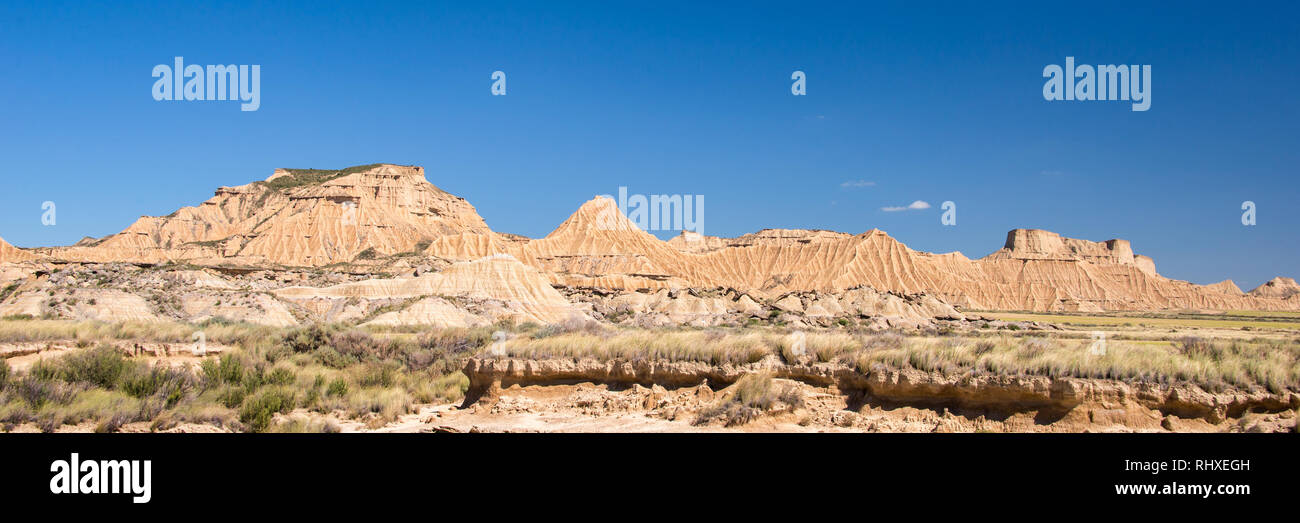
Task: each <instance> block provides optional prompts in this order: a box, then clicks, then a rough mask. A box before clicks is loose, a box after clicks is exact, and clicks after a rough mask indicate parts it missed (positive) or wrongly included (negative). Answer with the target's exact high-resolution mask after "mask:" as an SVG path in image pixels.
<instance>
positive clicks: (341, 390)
mask: <svg viewBox="0 0 1300 523" xmlns="http://www.w3.org/2000/svg"><path fill="white" fill-rule="evenodd" d="M347 393H348V382H347V381H345V380H344V379H343V378H338V379H335V380H334V381H331V382H330V386H329V388H328V389H325V394H326V395H329V396H346V395H347Z"/></svg>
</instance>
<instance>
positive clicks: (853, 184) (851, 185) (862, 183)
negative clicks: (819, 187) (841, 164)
mask: <svg viewBox="0 0 1300 523" xmlns="http://www.w3.org/2000/svg"><path fill="white" fill-rule="evenodd" d="M875 186H876V182H869V181H866V180H849V181H847V182H844V183H841V184H840V187H843V188H845V189H855V188H858V187H875Z"/></svg>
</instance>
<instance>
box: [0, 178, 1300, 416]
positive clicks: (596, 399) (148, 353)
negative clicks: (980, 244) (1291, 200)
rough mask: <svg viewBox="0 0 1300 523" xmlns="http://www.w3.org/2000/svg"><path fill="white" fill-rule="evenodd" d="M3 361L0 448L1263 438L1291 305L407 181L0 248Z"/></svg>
mask: <svg viewBox="0 0 1300 523" xmlns="http://www.w3.org/2000/svg"><path fill="white" fill-rule="evenodd" d="M244 179H246V178H244ZM990 247H993V245H990ZM0 356H3V360H4V363H3V365H0V387H2V390H0V428H3V429H4V430H6V431H37V430H39V431H49V432H54V431H92V430H94V431H252V432H261V431H448V432H472V431H879V432H897V431H909V432H929V431H967V432H974V431H994V432H1003V431H1069V432H1082V431H1153V432H1160V431H1257V432H1278V431H1294V430H1295V426H1296V410H1297V408H1300V395H1298V394H1297V393H1298V391H1300V359H1298V358H1300V284H1297V283H1296V282H1295V280H1294V279H1292V278H1288V277H1283V276H1278V277H1276V278H1273V279H1272V280H1270V281H1268V282H1266V283H1264V284H1262V285H1259V286H1257V287H1255V288H1253V289H1251V290H1249V291H1243V290H1242V289H1240V288H1239V287H1238V286H1237V284H1236V283H1234V282H1232V281H1231V280H1223V281H1220V282H1218V283H1214V284H1209V285H1199V284H1195V283H1191V282H1187V281H1182V280H1177V279H1173V278H1168V277H1165V276H1163V275H1161V274H1160V273H1159V272H1158V271H1157V268H1156V262H1155V260H1153V259H1152V258H1150V257H1148V256H1145V255H1142V254H1137V253H1135V252H1134V247H1133V246H1132V245H1130V244H1129V242H1127V241H1125V240H1121V239H1111V240H1106V241H1090V240H1082V239H1075V238H1067V237H1063V236H1061V235H1059V234H1056V233H1053V232H1049V231H1044V230H1038V229H1014V230H1011V231H1009V232H1008V233H1007V235H1006V238H1005V241H1004V242H1003V243H1002V247H1001V248H997V249H996V250H993V251H992V253H990V254H988V255H986V256H983V257H980V258H970V257H967V256H966V255H964V254H962V253H960V252H948V253H929V252H922V251H917V250H913V249H911V248H908V247H907V246H906V245H904V244H903V243H902V242H900V241H898V240H896V239H894V238H892V237H890V236H889V235H888V234H886V233H885V232H884V231H881V230H878V229H872V230H869V231H866V232H862V233H859V234H850V233H842V232H833V231H825V230H803V229H763V230H760V231H758V232H755V233H750V234H744V235H741V236H738V237H734V238H722V237H714V236H704V235H701V234H696V233H693V232H682V233H681V234H680V235H679V236H677V237H675V238H673V239H671V240H669V241H664V240H661V239H659V238H657V237H655V236H653V235H651V234H649V233H647V232H645V231H644V230H642V229H641V228H640V226H639V225H637V224H636V223H634V222H632V221H631V220H630V219H629V218H628V217H627V215H625V214H624V212H623V210H622V209H620V208H619V207H618V205H617V204H616V203H615V202H614V200H613V199H611V198H606V197H596V198H593V199H591V200H589V201H587V202H585V203H582V204H581V205H579V206H578V208H577V210H576V211H575V212H573V214H571V215H570V216H569V217H568V218H567V219H565V220H563V221H561V222H560V223H559V224H558V226H556V228H555V229H554V230H553V231H552V232H551V233H550V234H548V235H546V236H545V237H543V238H527V237H523V236H519V235H514V234H509V233H503V232H497V231H493V230H492V229H490V228H489V227H488V226H487V223H486V222H485V221H484V220H483V218H482V217H480V216H479V215H478V214H477V211H476V210H475V209H474V207H473V206H472V205H470V204H469V202H467V201H466V200H465V199H464V198H460V197H457V196H454V195H452V194H450V193H447V192H446V191H443V190H442V189H439V188H438V187H436V186H434V185H433V184H431V183H429V181H428V180H427V179H426V178H425V173H424V169H423V168H421V167H416V166H401V165H393V164H374V165H362V166H356V167H349V168H346V169H339V170H322V169H276V170H275V171H274V172H273V173H272V174H271V176H270V177H268V178H266V179H265V180H259V181H254V182H251V183H245V184H244V185H237V186H227V187H220V188H218V189H217V190H216V191H215V192H214V195H213V197H212V198H210V199H209V200H207V201H204V202H202V203H201V204H200V205H198V206H190V207H181V208H179V209H178V210H176V211H175V212H173V213H171V214H168V215H166V216H145V217H142V218H140V219H139V220H137V221H136V222H135V223H134V224H132V225H131V226H129V227H128V228H127V229H125V230H123V231H122V232H119V233H116V234H111V235H108V236H105V237H102V238H89V237H88V238H84V239H83V240H81V241H79V242H77V243H76V244H74V245H67V246H56V247H39V248H18V247H14V246H12V245H9V244H7V243H5V242H4V241H3V240H0Z"/></svg>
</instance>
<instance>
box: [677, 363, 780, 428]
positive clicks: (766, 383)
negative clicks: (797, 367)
mask: <svg viewBox="0 0 1300 523" xmlns="http://www.w3.org/2000/svg"><path fill="white" fill-rule="evenodd" d="M803 404H804V402H803V397H802V396H801V395H800V394H799V391H798V390H797V389H795V388H794V387H792V386H789V385H777V384H776V383H775V382H774V380H773V379H772V375H771V374H747V375H745V376H744V377H742V378H740V379H739V380H737V381H736V383H735V384H733V385H732V386H731V391H730V392H729V393H728V395H727V397H726V398H724V399H723V400H722V401H719V402H718V403H715V404H714V405H712V406H710V407H708V408H705V409H704V410H702V411H701V412H700V415H699V417H698V418H696V420H695V424H696V425H702V424H706V423H709V422H711V421H714V420H721V421H722V422H723V423H724V424H725V425H726V426H728V427H731V426H736V425H744V424H746V423H749V422H750V421H753V420H754V419H757V418H758V417H759V416H762V415H763V414H764V413H766V412H768V411H770V410H774V409H776V408H778V407H780V406H782V405H785V406H788V407H789V408H791V409H795V408H799V407H802V406H803Z"/></svg>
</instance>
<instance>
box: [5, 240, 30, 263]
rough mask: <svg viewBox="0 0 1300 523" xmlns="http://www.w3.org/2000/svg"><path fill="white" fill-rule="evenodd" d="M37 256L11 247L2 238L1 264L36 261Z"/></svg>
mask: <svg viewBox="0 0 1300 523" xmlns="http://www.w3.org/2000/svg"><path fill="white" fill-rule="evenodd" d="M34 259H36V255H34V254H32V253H29V252H27V251H24V250H22V249H19V248H17V247H14V246H13V245H9V242H6V241H5V240H4V238H0V262H16V261H26V260H34Z"/></svg>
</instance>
